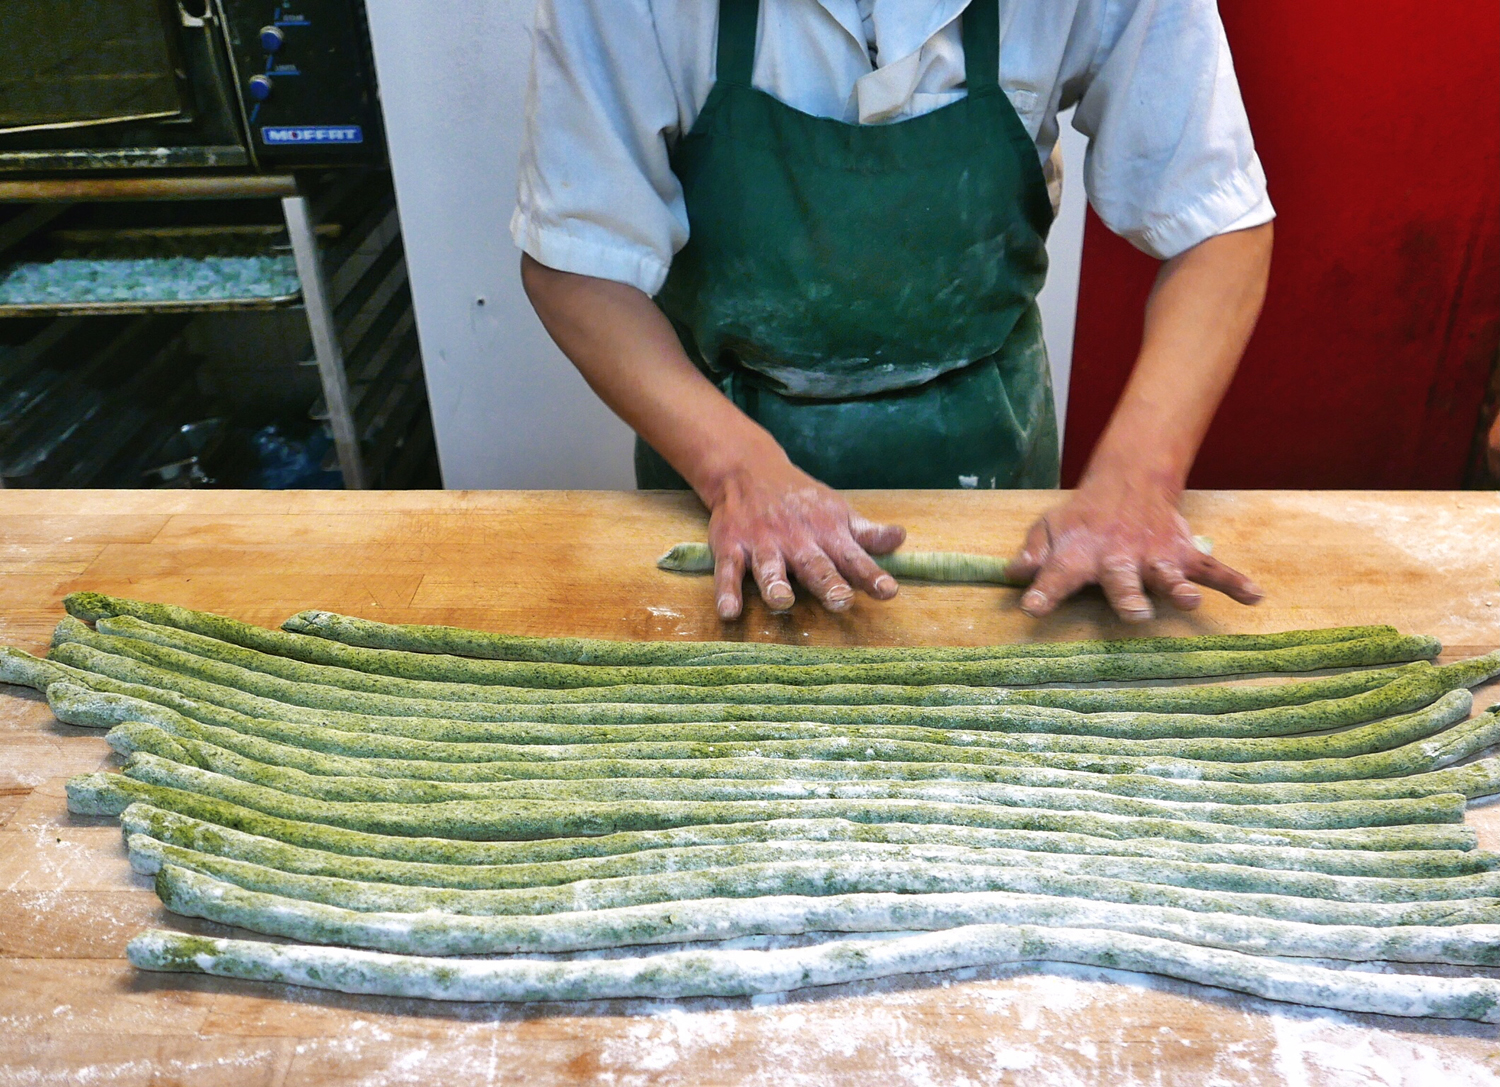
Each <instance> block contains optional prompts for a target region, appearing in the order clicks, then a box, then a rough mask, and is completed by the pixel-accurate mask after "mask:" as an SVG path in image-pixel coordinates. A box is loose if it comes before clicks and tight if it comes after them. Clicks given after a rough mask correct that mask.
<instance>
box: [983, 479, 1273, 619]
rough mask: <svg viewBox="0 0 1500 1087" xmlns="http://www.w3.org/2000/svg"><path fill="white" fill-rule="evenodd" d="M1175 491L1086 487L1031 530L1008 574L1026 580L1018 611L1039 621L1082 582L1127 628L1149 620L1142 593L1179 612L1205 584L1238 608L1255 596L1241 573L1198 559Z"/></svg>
mask: <svg viewBox="0 0 1500 1087" xmlns="http://www.w3.org/2000/svg"><path fill="white" fill-rule="evenodd" d="M1176 498H1177V496H1176V493H1175V491H1173V490H1171V489H1169V488H1167V487H1162V486H1152V485H1150V484H1137V483H1130V482H1126V481H1113V480H1112V481H1109V482H1105V481H1095V482H1086V483H1084V484H1083V485H1081V486H1080V487H1079V489H1078V490H1077V491H1076V492H1074V494H1073V496H1072V498H1070V499H1069V500H1068V501H1067V502H1065V503H1063V504H1062V505H1061V506H1058V507H1057V508H1055V509H1053V510H1050V511H1048V512H1047V513H1046V514H1044V515H1043V516H1042V518H1041V519H1040V520H1039V521H1037V523H1036V524H1035V525H1033V526H1032V527H1031V532H1030V533H1029V534H1028V535H1027V537H1026V545H1025V546H1024V547H1023V548H1022V549H1021V553H1020V555H1019V557H1017V558H1016V560H1015V561H1014V563H1013V564H1012V565H1011V567H1010V570H1011V572H1012V573H1013V574H1014V575H1015V577H1016V579H1017V580H1018V581H1027V580H1029V581H1031V588H1029V589H1028V590H1027V591H1026V593H1025V595H1024V596H1022V597H1021V610H1022V611H1024V612H1026V613H1027V614H1028V615H1032V616H1035V617H1037V618H1041V617H1042V616H1044V615H1049V614H1051V613H1052V612H1053V611H1055V610H1056V609H1057V607H1058V605H1059V604H1061V603H1062V602H1063V601H1064V600H1066V599H1067V598H1068V597H1070V596H1072V595H1073V594H1074V593H1076V592H1077V591H1078V590H1079V589H1081V588H1083V587H1084V586H1085V585H1094V584H1097V585H1099V586H1100V587H1101V588H1102V589H1103V590H1104V595H1105V596H1106V597H1108V598H1109V603H1110V606H1111V607H1113V608H1114V609H1115V612H1116V613H1117V614H1118V615H1119V616H1120V618H1121V619H1124V620H1125V621H1126V622H1128V623H1143V622H1145V621H1146V620H1148V619H1150V618H1152V617H1153V616H1154V615H1155V609H1154V608H1153V607H1152V604H1151V600H1150V598H1149V597H1148V596H1147V595H1146V593H1147V591H1148V590H1149V591H1150V592H1153V593H1156V594H1158V595H1160V596H1164V597H1166V598H1167V599H1168V600H1170V601H1171V602H1172V603H1173V605H1175V606H1176V607H1177V608H1178V609H1180V610H1182V611H1191V610H1192V609H1193V608H1196V607H1197V606H1198V605H1199V604H1201V603H1203V594H1202V593H1200V592H1199V591H1198V589H1197V587H1196V586H1195V585H1194V582H1196V583H1197V584H1198V585H1207V586H1208V587H1209V588H1211V589H1217V590H1218V591H1219V592H1221V593H1225V594H1227V595H1228V596H1230V597H1232V598H1233V599H1235V600H1238V601H1239V602H1240V603H1241V604H1254V603H1256V602H1257V601H1259V600H1260V598H1261V591H1260V590H1259V589H1258V588H1256V587H1255V585H1254V584H1253V583H1252V582H1251V581H1250V579H1249V578H1247V577H1246V576H1245V575H1244V574H1241V573H1240V572H1239V571H1237V570H1232V569H1230V568H1229V567H1228V566H1225V565H1224V564H1223V563H1222V562H1219V561H1218V560H1217V559H1214V558H1212V557H1211V556H1209V555H1205V554H1204V553H1203V552H1202V551H1199V550H1198V547H1197V545H1196V544H1194V542H1193V537H1192V533H1191V532H1190V531H1189V529H1188V524H1187V521H1185V520H1184V519H1183V517H1182V514H1180V513H1179V512H1178V511H1177V502H1176Z"/></svg>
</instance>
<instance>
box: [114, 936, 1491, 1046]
mask: <svg viewBox="0 0 1500 1087" xmlns="http://www.w3.org/2000/svg"><path fill="white" fill-rule="evenodd" d="M126 953H127V955H128V956H129V958H130V961H131V962H132V963H133V964H134V965H135V966H137V967H140V968H141V969H145V970H165V971H177V972H185V973H196V974H214V975H218V976H220V977H232V978H241V979H245V980H249V981H274V982H280V983H283V984H293V985H306V986H312V987H315V988H320V989H333V990H336V991H339V992H347V993H372V994H379V995H386V996H405V997H426V998H432V999H440V1000H483V1001H530V1000H597V999H604V998H623V997H633V998H653V999H673V998H679V997H689V996H724V997H727V996H749V995H754V994H757V993H771V992H789V991H791V990H794V989H801V988H806V987H809V986H815V985H835V984H840V983H846V982H854V981H865V980H869V979H872V978H880V977H889V976H892V975H897V974H910V973H921V972H925V971H933V970H954V969H961V968H970V967H980V966H994V965H999V964H1002V963H1016V962H1074V963H1082V964H1085V965H1091V966H1107V967H1111V968H1114V969H1125V970H1137V971H1143V972H1146V973H1154V974H1164V975H1167V976H1170V977H1176V978H1181V979H1183V980H1186V981H1194V982H1198V983H1200V984H1204V985H1215V986H1218V987H1220V988H1227V989H1235V990H1238V991H1240V992H1247V993H1251V994H1252V995H1255V996H1260V997H1265V998H1267V999H1271V1000H1285V1001H1290V1002H1292V1003H1298V1004H1311V1005H1315V1006H1319V1007H1327V1008H1336V1009H1340V1010H1344V1011H1360V1012H1377V1013H1380V1014H1384V1015H1405V1016H1423V1017H1437V1018H1448V1019H1477V1020H1482V1021H1485V1022H1493V1021H1495V1020H1496V1019H1500V1014H1497V1007H1500V983H1497V982H1494V981H1489V980H1484V979H1468V978H1462V979H1460V978H1429V977H1419V976H1413V975H1387V974H1365V973H1353V972H1349V971H1341V970H1328V969H1324V968H1320V967H1313V966H1301V965H1293V964H1290V963H1283V962H1278V961H1276V960H1273V959H1266V958H1260V957H1256V956H1253V955H1241V954H1239V953H1237V952H1233V951H1224V950H1218V949H1212V948H1200V947H1191V946H1189V945H1186V944H1180V943H1176V942H1173V941H1169V940H1158V939H1153V938H1151V937H1147V936H1136V935H1134V934H1131V933H1123V932H1111V931H1105V930H1094V929H1042V928H1036V927H1027V926H1002V925H976V926H966V927H964V928H958V929H950V930H948V931H946V932H937V933H924V934H922V935H919V936H903V937H897V938H894V939H889V940H869V941H865V940H860V941H849V942H840V943H833V944H823V945H820V946H817V947H810V948H796V949H788V950H780V951H686V952H677V953H667V954H662V955H652V956H647V957H645V958H639V959H636V958H631V959H615V960H607V961H585V962H536V961H531V962H528V961H524V960H520V961H517V960H512V961H494V960H490V961H473V960H468V961H462V960H460V961H454V960H449V959H424V958H416V957H409V956H392V955H384V954H382V953H380V952H374V951H355V950H349V949H346V948H321V947H302V946H297V945H285V944H266V943H261V942H258V941H252V940H218V939H211V938H208V937H203V936H184V935H181V934H179V933H172V932H163V931H161V930H151V931H149V932H146V933H143V934H142V935H140V936H137V937H136V938H135V939H133V940H131V941H130V944H129V946H128V947H127V951H126Z"/></svg>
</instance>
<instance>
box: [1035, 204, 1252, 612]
mask: <svg viewBox="0 0 1500 1087" xmlns="http://www.w3.org/2000/svg"><path fill="white" fill-rule="evenodd" d="M1271 240H1272V228H1271V224H1269V223H1267V224H1266V225H1264V226H1260V227H1255V228H1253V229H1251V230H1243V231H1236V232H1234V233H1230V234H1221V235H1218V236H1217V237H1213V238H1209V239H1208V240H1207V241H1204V242H1202V243H1200V244H1199V245H1196V246H1194V247H1193V248H1192V249H1189V250H1188V251H1187V252H1185V253H1182V254H1180V255H1179V256H1177V257H1174V258H1173V259H1172V260H1169V261H1167V262H1166V263H1165V264H1163V265H1162V269H1161V272H1160V274H1159V275H1158V277H1157V280H1156V285H1155V287H1154V288H1153V289H1152V292H1151V298H1150V300H1149V301H1148V302H1147V305H1146V327H1145V335H1144V337H1143V339H1142V343H1141V351H1140V356H1139V358H1138V360H1137V362H1136V366H1135V371H1134V372H1133V373H1132V374H1131V377H1130V382H1129V384H1127V385H1126V387H1125V392H1124V395H1122V396H1121V398H1120V403H1119V404H1118V405H1117V406H1116V408H1115V411H1114V415H1113V416H1112V417H1111V418H1110V421H1109V426H1108V427H1107V428H1106V429H1105V431H1104V434H1103V435H1102V436H1101V437H1100V439H1099V443H1098V445H1097V446H1096V447H1095V449H1094V453H1093V456H1092V457H1090V459H1089V464H1088V467H1087V468H1086V469H1085V471H1084V474H1083V478H1082V479H1081V480H1080V481H1079V484H1078V489H1077V490H1076V491H1075V492H1074V493H1073V495H1072V496H1071V498H1069V500H1068V501H1066V502H1064V503H1063V504H1062V505H1060V506H1058V507H1057V508H1055V509H1053V510H1051V511H1050V512H1049V513H1047V514H1046V515H1045V516H1044V517H1042V519H1041V520H1039V521H1038V522H1037V523H1036V524H1035V525H1034V526H1033V527H1032V529H1031V532H1030V534H1029V535H1028V537H1027V540H1026V545H1025V547H1024V548H1023V549H1022V551H1021V554H1020V556H1019V557H1018V559H1017V560H1016V564H1015V565H1014V566H1013V568H1012V569H1013V572H1014V573H1015V574H1016V575H1017V576H1019V577H1021V578H1030V579H1033V580H1032V586H1031V588H1030V589H1029V590H1028V591H1027V593H1026V594H1025V596H1024V597H1023V598H1022V600H1021V606H1022V608H1024V609H1025V610H1026V611H1027V612H1029V613H1030V614H1032V615H1036V616H1042V615H1046V614H1048V613H1050V612H1051V611H1053V610H1054V609H1056V608H1057V606H1058V605H1059V604H1060V603H1062V601H1063V600H1065V599H1067V598H1068V597H1069V596H1071V595H1072V594H1074V593H1075V592H1077V591H1078V590H1079V589H1081V588H1083V587H1084V586H1085V585H1092V584H1098V585H1100V586H1101V587H1102V588H1103V589H1104V592H1105V595H1106V596H1107V597H1108V598H1109V602H1110V604H1111V605H1112V606H1113V607H1114V609H1115V611H1116V612H1118V613H1119V614H1120V616H1121V618H1124V619H1127V620H1132V621H1143V620H1146V619H1149V618H1151V617H1152V615H1153V614H1154V611H1153V608H1152V604H1151V600H1150V598H1149V597H1148V596H1147V595H1146V592H1147V590H1149V591H1152V592H1155V593H1158V594H1160V595H1162V596H1165V597H1167V598H1168V599H1169V600H1171V602H1172V603H1173V604H1174V605H1176V606H1177V607H1178V608H1181V609H1184V610H1186V609H1191V608H1195V607H1197V606H1198V605H1199V604H1200V603H1202V595H1201V593H1200V592H1199V591H1198V589H1197V588H1196V587H1195V585H1194V583H1195V582H1196V583H1198V584H1201V585H1207V586H1209V587H1210V588H1213V589H1217V590H1219V591H1220V592H1224V593H1227V594H1228V595H1229V596H1231V597H1233V598H1234V599H1235V600H1238V601H1240V602H1241V603H1243V604H1253V603H1255V602H1256V601H1257V600H1259V599H1260V595H1261V594H1260V590H1259V589H1257V588H1256V587H1255V586H1254V584H1252V583H1251V581H1250V579H1249V578H1247V577H1245V576H1244V575H1243V574H1241V573H1239V572H1238V571H1235V570H1232V569H1230V568H1229V567H1227V566H1225V565H1224V564H1223V563H1221V562H1218V561H1216V560H1214V559H1212V558H1210V557H1208V556H1207V555H1203V554H1201V553H1199V551H1198V550H1197V548H1196V547H1194V545H1193V541H1192V535H1191V533H1190V532H1189V530H1188V526H1187V522H1186V521H1185V520H1184V519H1183V518H1182V516H1181V514H1180V513H1178V511H1177V501H1178V498H1179V497H1180V496H1181V494H1182V490H1183V487H1184V486H1185V484H1186V481H1187V475H1188V470H1189V469H1190V468H1191V467H1192V463H1193V458H1194V457H1196V456H1197V453H1198V447H1199V446H1200V445H1201V444H1202V442H1203V437H1204V435H1205V434H1206V433H1207V431H1208V425H1209V423H1210V421H1211V420H1212V419H1213V416H1214V412H1215V411H1216V410H1217V409H1218V406H1219V401H1220V400H1222V399H1223V397H1224V393H1225V391H1226V390H1227V389H1228V388H1229V382H1230V380H1231V379H1232V378H1233V377H1234V372H1235V369H1236V367H1238V365H1239V361H1240V356H1241V355H1242V354H1243V353H1244V350H1245V344H1246V343H1247V342H1248V341H1249V339H1250V333H1251V331H1252V330H1253V329H1254V327H1255V321H1256V318H1257V317H1258V316H1259V315H1260V307H1261V303H1262V301H1263V300H1264V298H1265V292H1266V280H1267V277H1268V275H1269V272H1270V261H1271Z"/></svg>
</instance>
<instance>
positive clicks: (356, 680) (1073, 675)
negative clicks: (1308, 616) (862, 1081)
mask: <svg viewBox="0 0 1500 1087" xmlns="http://www.w3.org/2000/svg"><path fill="white" fill-rule="evenodd" d="M99 625H100V627H101V628H102V629H101V630H100V631H99V632H94V631H90V630H89V628H88V627H87V626H85V625H84V624H83V623H81V622H79V621H78V620H76V619H72V618H71V617H70V618H68V619H64V620H63V621H62V622H60V623H59V624H58V629H57V632H56V633H55V635H54V641H69V640H72V641H82V642H84V643H85V644H91V645H94V646H95V647H96V648H100V649H104V650H106V651H109V652H117V653H121V654H124V655H125V656H132V657H135V658H136V659H138V660H141V661H144V662H145V663H148V664H155V665H158V666H160V667H164V668H168V669H171V670H174V671H180V672H183V673H184V674H187V675H194V676H197V677H199V678H202V679H207V680H209V681H210V682H216V683H217V682H223V681H224V678H223V677H226V676H228V675H234V674H236V673H234V672H229V671H226V669H228V668H231V667H233V668H237V669H240V670H244V671H252V672H264V673H265V674H268V675H277V676H280V677H281V678H283V679H287V680H290V681H293V682H296V683H300V684H322V685H326V686H329V687H339V688H343V689H345V690H351V691H362V692H368V693H371V694H385V695H392V696H395V697H398V698H436V699H444V700H449V701H461V702H487V701H494V700H495V699H496V691H495V688H503V687H522V688H534V689H548V690H554V689H569V688H577V687H613V686H620V685H623V684H651V685H659V684H673V685H682V686H695V687H730V688H734V687H737V686H739V685H741V684H748V683H773V684H786V685H791V686H824V685H827V684H836V683H837V684H842V683H866V684H895V685H917V686H925V685H930V684H958V685H966V686H967V685H979V686H998V685H1005V684H1011V685H1018V684H1020V685H1034V684H1040V683H1095V682H1108V681H1120V680H1141V679H1170V678H1191V677H1202V676H1230V675H1248V674H1253V673H1258V672H1306V671H1315V670H1317V669H1320V668H1354V667H1361V666H1366V665H1375V664H1390V663H1395V662H1401V661H1412V660H1420V659H1431V658H1432V657H1435V656H1437V654H1438V653H1439V652H1440V651H1441V649H1442V645H1441V643H1439V642H1438V641H1437V640H1436V639H1435V638H1428V637H1417V636H1402V635H1383V636H1378V637H1374V638H1360V639H1357V640H1355V641H1349V642H1333V643H1330V644H1328V645H1306V646H1292V647H1289V648H1286V649H1266V650H1252V651H1247V650H1207V651H1190V652H1185V653H1123V654H1094V655H1084V656H1077V657H1013V658H1008V659H1003V660H984V661H886V662H881V663H877V664H840V665H828V664H814V665H784V664H743V665H741V664H728V665H701V666H679V665H660V666H652V665H641V666H631V665H621V666H616V665H585V664H550V663H541V664H538V663H533V662H529V661H469V662H467V663H468V665H469V666H470V667H478V666H481V665H482V666H484V667H485V670H486V672H487V675H488V678H487V679H486V681H485V682H483V683H476V682H454V681H440V680H425V679H402V678H400V677H396V676H385V675H378V674H372V673H368V672H360V671H355V670H354V669H352V668H347V667H332V666H329V665H323V664H307V663H305V662H302V661H293V660H288V659H287V658H285V657H276V656H272V655H271V654H268V653H261V652H259V651H258V650H254V649H246V648H244V647H243V646H236V645H232V644H230V643H229V642H221V641H218V640H216V639H212V638H204V637H203V636H202V635H200V634H191V633H189V632H187V631H180V630H175V629H174V628H170V627H153V626H152V625H151V624H148V623H143V622H142V621H141V620H139V619H135V618H132V617H129V616H122V617H121V618H118V619H101V620H100V621H99ZM111 631H113V632H114V633H111ZM146 633H152V634H153V635H154V637H155V638H156V640H155V641H147V640H145V639H143V638H142V637H140V635H143V634H146ZM126 634H128V635H130V636H122V635H126ZM168 641H171V642H174V643H177V644H182V645H193V646H195V647H196V651H194V652H188V651H185V650H183V649H178V648H174V647H173V646H170V645H167V644H162V643H165V642H168ZM350 652H358V653H374V652H377V650H368V649H366V650H353V649H351V650H350ZM210 653H211V656H209V655H206V654H210Z"/></svg>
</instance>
